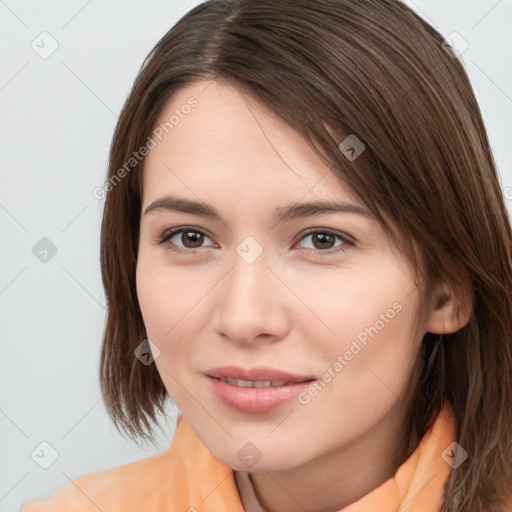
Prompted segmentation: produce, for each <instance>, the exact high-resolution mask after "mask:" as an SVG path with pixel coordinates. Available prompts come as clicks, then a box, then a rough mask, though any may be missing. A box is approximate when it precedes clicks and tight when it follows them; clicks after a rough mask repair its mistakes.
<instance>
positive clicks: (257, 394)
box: [206, 366, 314, 413]
mask: <svg viewBox="0 0 512 512" xmlns="http://www.w3.org/2000/svg"><path fill="white" fill-rule="evenodd" d="M206 375H207V377H208V378H209V380H210V383H211V386H212V390H213V392H214V394H215V395H216V396H217V398H219V399H220V400H221V401H222V402H223V403H224V404H225V405H227V406H229V407H231V408H233V409H236V410H237V411H240V412H246V413H263V412H267V411H271V410H272V409H275V408H277V407H279V406H281V405H283V404H285V403H287V402H289V401H291V400H293V399H294V398H295V397H296V396H297V395H298V394H299V393H300V392H301V391H302V390H303V389H304V388H306V387H307V386H309V385H310V384H311V381H313V380H314V377H311V376H305V375H295V374H292V373H288V372H283V371H281V370H274V369H272V368H266V367H261V366H260V367H256V368H251V369H244V368H240V367H237V366H222V367H219V368H213V369H212V370H209V371H208V372H206ZM221 378H223V379H224V380H226V379H228V378H229V379H237V380H243V381H259V382H261V381H263V382H268V381H270V382H271V384H272V383H278V384H279V385H278V386H272V385H271V386H268V387H239V386H238V385H236V383H228V382H222V381H221V380H220V379H221Z"/></svg>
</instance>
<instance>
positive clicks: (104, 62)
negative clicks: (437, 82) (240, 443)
mask: <svg viewBox="0 0 512 512" xmlns="http://www.w3.org/2000/svg"><path fill="white" fill-rule="evenodd" d="M198 3H199V2H198V1H185V0H179V1H178V0H165V1H164V0H154V1H152V2H150V3H145V2H144V3H143V2H133V1H131V2H122V1H121V0H119V1H114V0H110V1H103V2H100V1H99V0H89V1H84V0H74V1H63V0H61V1H53V2H36V1H23V0H5V1H1V0H0V17H1V27H2V30H1V33H0V38H1V45H2V46H1V48H2V51H1V52H0V62H1V74H0V106H1V110H0V112H1V123H0V172H1V188H0V228H1V237H2V238H1V240H2V242H1V247H2V258H3V259H2V265H1V266H0V307H1V312H2V316H1V322H0V330H1V331H0V332H1V335H2V343H1V346H0V347H1V353H0V365H1V370H0V379H1V381H0V393H1V395H0V397H1V404H0V432H1V439H0V442H1V446H0V449H1V454H2V455H1V459H0V460H1V463H0V511H12V510H18V507H19V504H20V502H21V500H22V499H28V498H35V497H46V496H49V495H50V494H52V493H53V492H54V491H56V490H57V489H58V488H59V487H61V486H62V485H64V484H66V483H67V482H69V479H73V478H76V477H77V476H80V475H82V474H84V473H87V472H92V471H99V470H101V469H106V468H109V467H113V466H117V465H120V464H125V463H127V462H130V461H133V460H137V459H140V458H144V457H147V456H149V455H152V454H155V453H157V452H160V451H162V450H164V449H167V448H168V446H169V443H170V440H171V438H172V434H173V432H174V418H175V414H176V410H175V409H173V408H172V407H171V408H170V410H169V421H168V424H166V423H165V421H163V422H162V425H163V426H162V431H161V432H160V433H159V434H158V435H157V437H156V445H155V446H151V445H148V446H147V447H146V448H143V449H139V448H138V447H137V446H136V445H134V444H133V443H131V442H129V441H127V440H125V439H123V438H122V437H121V436H120V435H119V434H118V433H117V431H116V430H115V428H114V427H113V426H111V423H110V421H109V419H108V417H107V416H106V413H105V409H104V406H103V402H102V400H101V396H100V393H99V387H98V378H97V373H98V361H99V351H100V342H101V333H102V330H103V324H104V315H105V309H104V306H105V297H104V294H103V289H102V284H101V277H100V268H99V256H98V255H99V228H100V220H101V211H102V207H103V203H102V201H99V200H97V199H95V197H94V196H93V190H94V189H95V187H98V186H100V185H101V184H102V183H103V181H104V179H105V173H106V168H107V156H108V149H109V145H110V141H111V137H112V133H113V129H114V126H115V123H116V120H117V115H118V113H119V111H120V109H121V106H122V104H123V102H124V99H125V98H126V95H127V94H128V91H129V89H130V87H131V85H132V83H133V80H134V78H135V76H136V73H137V71H138V69H139V67H140V65H141V63H142V60H143V59H144V57H145V56H146V54H147V53H148V52H149V51H150V50H151V48H152V47H153V45H154V44H155V43H156V42H157V40H158V39H159V38H160V37H161V36H162V35H163V34H164V33H165V32H166V31H167V30H168V29H169V28H170V27H171V26H172V25H173V24H174V23H175V22H176V21H177V20H178V19H179V18H180V17H181V16H182V15H183V14H184V13H185V12H186V11H188V10H189V9H190V8H191V7H193V6H194V5H196V4H198ZM406 3H407V4H408V5H410V6H411V7H413V8H414V9H415V10H416V11H417V12H418V13H419V14H420V15H421V16H423V17H424V18H425V19H427V21H429V22H430V23H431V24H433V25H434V26H435V27H436V28H437V29H438V30H440V32H441V33H442V34H443V35H444V36H445V37H446V36H448V35H449V34H450V33H452V32H453V31H456V32H458V33H459V34H460V35H461V36H462V37H463V38H464V40H466V41H467V42H468V43H469V47H468V48H467V49H466V50H465V51H464V52H463V54H462V58H463V61H464V63H465V66H466V69H467V70H468V73H469V75H470V79H471V81H472V83H473V87H474V89H475V92H476V96H477V99H478V101H479V103H480V105H481V108H482V111H483V116H484V120H485V122H486V124H487V128H488V133H489V137H490V140H491V144H492V147H493V151H494V154H495V159H496V162H497V164H498V167H499V169H500V172H501V175H502V181H503V187H504V189H505V192H506V195H507V198H509V200H510V201H512V166H511V164H512V150H511V146H512V144H511V134H512V130H511V127H512V123H511V121H512V65H511V61H512V52H511V49H512V31H510V27H511V26H512V0H501V1H496V0H473V1H468V0H456V1H454V0H415V1H414V2H411V1H407V2H406ZM44 31H46V32H48V33H49V34H50V36H48V35H42V36H41V35H40V34H41V33H42V32H44ZM55 41H56V43H55ZM57 43H58V48H57V49H56V50H55V52H54V53H53V54H51V55H50V56H47V55H45V54H44V52H49V51H50V50H51V49H52V44H53V45H55V44H57ZM31 45H33V46H34V47H35V48H36V50H37V51H36V50H35V49H33V47H32V46H31ZM462 49H463V48H461V50H462ZM43 57H47V58H43ZM43 237H47V238H49V239H50V240H51V241H52V243H53V244H54V245H55V246H56V248H57V253H56V254H55V255H53V256H51V253H49V255H48V256H47V259H48V261H46V262H42V261H40V259H38V257H36V255H35V254H34V253H33V252H32V248H33V247H34V245H35V244H36V243H37V242H38V241H39V240H40V239H41V238H43ZM42 256H43V255H41V257H42ZM42 442H47V443H49V444H50V445H51V446H52V447H53V449H54V450H56V452H57V453H58V457H57V458H56V460H55V461H54V462H53V463H52V464H51V465H50V466H49V467H48V468H47V469H43V468H42V467H40V465H41V464H43V465H44V464H45V463H46V464H48V463H50V462H51V461H52V449H50V448H48V446H46V445H42V446H41V445H40V443H42ZM34 450H35V453H34V455H33V457H34V458H32V456H31V454H32V453H33V452H34Z"/></svg>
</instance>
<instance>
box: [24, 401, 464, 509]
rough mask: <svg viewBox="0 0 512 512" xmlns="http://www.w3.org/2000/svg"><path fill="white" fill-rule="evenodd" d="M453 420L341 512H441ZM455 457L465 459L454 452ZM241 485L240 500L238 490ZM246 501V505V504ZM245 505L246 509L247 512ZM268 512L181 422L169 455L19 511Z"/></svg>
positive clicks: (87, 479)
mask: <svg viewBox="0 0 512 512" xmlns="http://www.w3.org/2000/svg"><path fill="white" fill-rule="evenodd" d="M455 436H456V431H455V418H454V415H453V411H452V408H451V407H450V406H449V405H445V406H444V408H443V409H442V410H441V413H440V414H439V416H438V418H437V419H436V421H435V423H434V425H433V426H432V428H431V429H430V430H429V431H428V432H427V433H426V434H425V436H424V437H423V439H422V440H421V441H420V443H419V445H418V446H417V448H416V450H415V451H414V452H413V453H412V455H411V456H410V457H409V458H408V459H407V460H406V461H405V462H404V463H403V464H402V465H401V466H400V467H399V468H398V470H397V471H396V473H395V476H394V477H393V478H390V479H389V480H388V481H386V482H384V483H383V484H382V485H380V486H379V487H377V488H376V489H374V490H373V491H371V492H370V493H368V494H367V495H365V496H363V497H362V498H361V499H359V500H357V501H356V502H354V503H352V504H350V505H348V506H346V507H344V508H343V509H341V510H340V511H338V512H397V511H398V510H402V508H404V507H405V505H406V504H407V507H406V510H407V512H439V510H440V509H441V505H442V501H443V487H444V484H445V482H446V479H447V477H448V476H449V474H450V471H451V466H452V465H453V464H451V461H452V458H453V456H454V452H453V451H452V448H453V447H451V446H450V445H451V443H453V442H454V441H455ZM456 453H457V457H458V456H459V455H458V453H460V452H456ZM237 481H238V483H239V485H240V486H241V487H240V488H241V493H240V492H239V488H238V486H237ZM241 495H242V497H243V501H242V498H241ZM243 503H245V506H246V509H244V505H243ZM251 510H254V511H256V510H264V509H263V508H262V507H261V506H260V505H258V501H257V499H256V497H255V495H254V491H253V488H252V485H251V484H250V478H248V474H244V473H239V472H236V474H235V472H234V471H233V470H232V469H231V468H229V467H227V466H225V465H224V464H222V463H221V462H220V461H219V460H217V459H216V458H215V457H214V456H213V455H212V454H211V453H210V451H209V450H208V448H207V447H206V446H205V445H204V444H203V443H202V441H201V440H200V439H199V438H198V437H197V435H196V433H195V432H194V430H193V429H192V427H191V426H190V424H189V423H188V421H187V420H186V418H185V417H184V416H180V418H179V420H178V424H177V427H176V432H175V434H174V438H173V440H172V443H171V446H170V448H169V449H168V450H166V451H165V452H163V453H160V454H159V455H155V456H153V457H149V458H147V459H143V460H140V461H137V462H132V463H130V464H126V465H123V466H119V467H116V468H112V469H108V470H105V471H100V472H97V473H90V474H87V475H83V476H81V477H79V478H77V479H75V480H73V481H72V482H70V483H68V484H66V485H65V486H63V487H62V488H61V489H59V490H58V491H57V492H56V493H55V494H54V495H53V496H52V497H51V498H49V499H48V500H37V501H29V502H26V503H25V504H24V505H22V507H21V511H20V512H75V511H76V512H78V511H80V512H98V511H101V512H251Z"/></svg>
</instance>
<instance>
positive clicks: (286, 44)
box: [100, 0, 512, 512]
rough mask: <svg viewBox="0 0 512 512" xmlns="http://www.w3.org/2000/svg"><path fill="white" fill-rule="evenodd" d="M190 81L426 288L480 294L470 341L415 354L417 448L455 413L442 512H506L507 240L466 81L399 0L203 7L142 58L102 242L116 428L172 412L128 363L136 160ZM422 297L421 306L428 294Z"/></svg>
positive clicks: (133, 312) (509, 423) (108, 389)
mask: <svg viewBox="0 0 512 512" xmlns="http://www.w3.org/2000/svg"><path fill="white" fill-rule="evenodd" d="M197 80H217V81H219V82H224V83H227V84H231V85H235V86H236V87H238V88H239V89H240V90H241V91H243V92H245V93H247V94H251V95H252V96H253V97H255V98H257V99H258V100H259V101H261V102H262V103H263V104H265V105H266V106H268V107H269V108H270V109H271V110H272V111H273V112H275V113H276V114H277V115H278V116H280V117H281V118H282V119H283V120H284V121H285V122H286V123H288V124H289V125H290V126H291V127H293V128H294V129H295V130H296V131H297V132H298V133H299V134H300V135H301V136H302V137H303V138H304V139H305V140H306V141H307V142H308V143H309V144H310V145H311V147H313V148H314V149H315V151H316V152H317V154H318V155H319V156H320V157H321V158H322V160H323V161H325V162H326V164H327V165H328V166H329V168H330V169H331V170H332V172H333V173H335V175H336V176H337V177H338V178H339V179H340V180H341V181H342V182H343V184H344V185H345V186H347V187H349V188H350V189H351V191H352V192H353V193H354V194H355V195H356V197H358V198H359V200H360V201H361V202H363V203H364V204H365V205H366V206H367V207H368V208H369V209H370V211H371V212H372V213H373V214H374V215H375V217H376V218H377V219H378V220H379V222H380V223H381V225H382V226H383V228H384V229H385V230H386V232H388V233H389V234H390V236H392V237H393V238H394V239H395V240H399V239H401V240H403V241H404V242H403V243H402V249H403V250H404V251H405V253H406V254H407V255H408V256H409V257H410V261H411V262H412V263H413V265H414V268H415V269H416V271H417V274H418V275H421V276H422V277H423V278H424V282H426V283H427V284H432V283H434V282H436V281H437V280H444V281H446V282H447V283H449V284H450V286H451V287H452V288H453V289H454V290H456V291H457V294H458V296H459V297H460V300H461V301H462V302H463V301H464V300H465V299H464V297H467V296H471V301H472V314H471V317H470V320H469V323H468V324H467V325H466V326H465V327H463V328H462V329H460V330H459V331H457V332H455V333H452V334H444V335H442V336H440V335H437V334H433V333H427V334H426V335H425V337H424V339H423V343H422V347H421V352H420V354H418V355H419V357H418V359H417V364H416V369H415V374H414V379H412V377H411V383H412V386H411V395H410V399H409V400H408V403H409V408H408V418H407V422H406V426H407V433H408V435H409V436H410V439H418V438H421V437H422V436H423V435H424V434H425V432H426V431H427V429H428V428H429V427H430V426H431V423H432V418H434V417H435V414H436V413H438V412H439V410H440V409H441V407H442V406H443V404H444V403H445V402H448V403H450V404H451V406H452V407H453V410H454V413H455V419H456V430H457V441H458V443H459V444H460V445H461V446H462V447H463V448H464V449H465V450H466V451H467V452H468V454H469V457H468V459H467V460H466V461H465V462H464V463H463V464H462V465H461V466H459V467H458V468H457V469H454V470H452V472H451V474H450V477H449V478H448V480H447V482H446V486H445V499H444V504H443V508H442V511H443V512H464V511H465V512H481V511H482V510H493V511H494V510H496V511H499V510H504V509H503V508H500V507H504V499H505V498H506V497H508V495H509V494H510V492H511V490H512V469H511V468H512V451H511V439H512V407H511V405H512V372H511V368H512V343H511V339H512V334H511V333H512V328H511V327H512V326H511V323H512V293H511V292H512V271H511V270H512V264H511V241H512V236H511V235H512V234H511V227H510V223H509V219H508V214H507V209H506V206H505V201H504V198H503V194H502V191H501V188H500V183H499V178H498V174H497V170H496V165H495V162H494V160H493V156H492V153H491V149H490V146H489V141H488V137H487V134H486V130H485V127H484V123H483V120H482V116H481V113H480V110H479V106H478V104H477V101H476V99H475V96H474V93H473V90H472V88H471V85H470V82H469V79H468V77H467V74H466V72H465V70H464V67H463V65H462V64H461V62H460V61H459V59H457V58H455V57H454V53H453V52H449V51H446V45H445V44H443V36H442V35H441V34H440V33H439V32H437V31H436V30H434V28H432V27H431V26H430V25H429V24H427V23H426V22H425V21H424V20H422V19H421V18H420V17H418V16H417V15H416V14H415V13H414V12H413V11H412V10H410V9H409V8H408V7H406V6H405V5H404V4H402V3H401V2H399V1H398V0H359V1H357V2H355V1H352V0H278V1H277V0H231V1H228V0H209V1H206V2H204V3H202V4H200V5H198V6H197V7H195V8H193V9H192V10H191V11H189V12H188V13H187V14H185V15H184V16H183V17H182V18H181V19H180V20H179V21H178V22H177V23H176V25H175V26H174V27H172V29H171V30H170V31H169V32H167V33H166V34H165V35H164V36H163V37H162V38H161V40H160V41H159V42H158V43H157V44H156V46H155V47H154V49H153V50H152V51H151V52H150V54H149V55H148V56H147V58H146V59H145V61H144V63H143V65H142V67H141V70H140V72H139V74H138V76H137V79H136V81H135V83H134V85H133V88H132V90H131V92H130V94H129V96H128V98H127V100H126V102H125V104H124V107H123V109H122V112H121V115H120V118H119V122H118V124H117V127H116V130H115V133H114V137H113V141H112V145H111V151H110V161H109V173H108V179H107V182H106V185H107V186H106V191H107V195H106V200H105V207H104V214H103V220H102V226H101V270H102V278H103V284H104V287H105V293H106V298H107V321H106V327H105V332H104V339H103V346H102V353H101V363H100V383H101V390H102V393H103V396H104V399H105V403H106V406H107V410H108V412H109V414H110V415H111V417H112V419H113V421H114V424H115V425H116V426H117V427H118V428H119V429H121V428H122V429H123V431H124V432H125V433H127V434H128V435H129V436H131V437H132V438H134V439H136V438H138V437H144V436H147V435H148V434H150V433H151V429H152V425H153V424H154V422H155V421H156V413H157V412H158V411H162V412H163V406H164V403H165V401H166V399H167V398H168V397H167V393H166V390H165V388H164V385H163V383H162V380H161V379H160V376H159V374H158V371H157V369H156V367H155V365H150V366H145V365H143V364H140V361H138V360H137V358H135V357H134V350H135V349H136V348H137V346H138V345H139V344H140V343H141V342H142V341H143V340H144V339H145V338H146V337H147V336H146V331H145V328H144V323H143V320H142V315H141V312H140V309H139V305H138V300H137V293H136V286H135V271H136V263H137V249H138V239H139V222H140V213H141V195H142V189H141V175H142V170H143V165H144V161H143V160H141V161H140V162H138V161H135V162H134V161H132V160H130V159H131V158H133V154H134V152H137V151H138V150H139V148H141V147H143V146H144V145H145V144H146V142H147V138H148V136H149V135H150V134H151V133H152V130H153V129H154V127H155V123H156V121H157V118H158V116H159V114H160V113H161V112H162V109H163V108H164V106H165V105H166V104H167V103H168V102H169V101H170V100H171V98H172V97H173V94H174V93H175V92H176V91H177V90H178V89H181V88H183V87H185V86H186V85H187V84H191V83H192V82H194V81H197ZM349 135H352V136H355V137H357V139H358V140H359V141H361V142H362V143H363V144H364V146H365V150H364V151H363V152H362V153H361V154H360V155H359V156H358V157H357V159H355V160H353V161H349V159H347V155H346V154H345V153H344V152H343V151H341V150H340V144H341V143H343V141H344V138H345V137H347V136H349ZM127 162H131V163H130V166H129V167H127V165H126V163H127ZM122 169H124V172H122V171H121V170H122ZM386 219H392V220H394V221H395V225H397V226H399V229H400V232H399V233H396V232H393V230H392V229H391V228H390V226H389V222H386ZM415 243H417V244H418V245H419V247H420V253H421V254H418V253H417V251H415V249H414V246H415ZM423 292H424V295H423V298H424V305H425V304H427V302H428V298H429V296H430V295H429V294H430V292H431V286H427V287H426V288H425V290H423ZM406 444H407V443H406Z"/></svg>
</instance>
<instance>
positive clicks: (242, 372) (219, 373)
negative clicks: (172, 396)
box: [206, 366, 315, 387]
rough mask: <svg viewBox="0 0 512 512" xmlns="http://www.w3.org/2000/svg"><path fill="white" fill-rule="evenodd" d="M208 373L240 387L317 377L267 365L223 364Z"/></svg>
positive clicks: (272, 384) (283, 383)
mask: <svg viewBox="0 0 512 512" xmlns="http://www.w3.org/2000/svg"><path fill="white" fill-rule="evenodd" d="M206 375H208V377H213V378H215V379H219V380H222V381H223V382H228V383H230V384H234V385H239V386H240V387H253V386H251V385H250V383H267V382H268V383H270V384H269V385H270V386H283V385H287V384H296V383H299V382H307V381H310V380H314V379H315V377H313V376H311V375H296V374H293V373H288V372H285V371H282V370H275V369H273V368H268V367H265V366H257V367H255V368H250V369H245V368H240V367H238V366H221V367H218V368H213V369H211V370H209V371H207V372H206ZM236 381H238V382H236ZM254 387H258V386H254ZM261 387H264V386H261Z"/></svg>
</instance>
